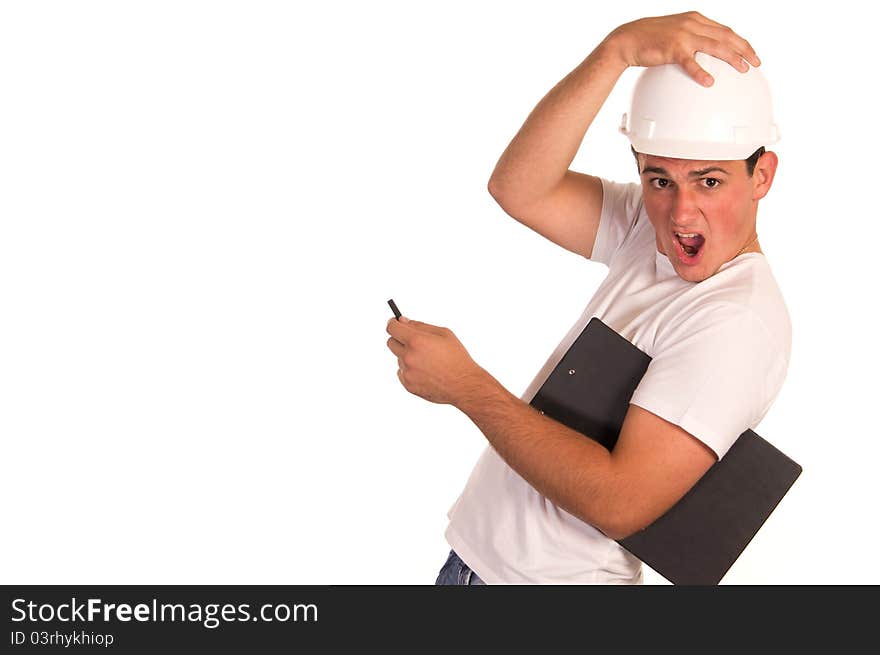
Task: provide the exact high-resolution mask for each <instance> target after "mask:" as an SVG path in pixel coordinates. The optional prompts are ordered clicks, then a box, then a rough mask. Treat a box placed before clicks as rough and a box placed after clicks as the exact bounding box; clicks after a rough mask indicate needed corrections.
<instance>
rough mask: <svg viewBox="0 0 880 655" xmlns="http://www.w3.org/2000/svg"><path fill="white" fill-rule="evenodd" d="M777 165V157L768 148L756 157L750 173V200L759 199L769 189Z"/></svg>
mask: <svg viewBox="0 0 880 655" xmlns="http://www.w3.org/2000/svg"><path fill="white" fill-rule="evenodd" d="M778 165H779V158H778V157H777V156H776V153H775V152H773V151H772V150H768V151H767V152H765V153H764V154H763V155H761V156H760V157H759V158H758V162H757V163H756V164H755V172H754V173H752V200H760V199H761V198H763V197H764V196H766V195H767V192H768V191H770V187H771V186H773V178H774V177H775V176H776V167H777V166H778Z"/></svg>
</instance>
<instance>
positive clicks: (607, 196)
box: [590, 178, 642, 267]
mask: <svg viewBox="0 0 880 655" xmlns="http://www.w3.org/2000/svg"><path fill="white" fill-rule="evenodd" d="M600 179H601V180H602V214H601V216H600V218H599V229H598V231H597V232H596V241H595V242H594V243H593V252H592V253H591V254H590V259H591V260H592V261H596V262H601V263H603V264H605V265H606V266H609V267H610V266H611V258H612V257H613V256H614V254H615V253H616V252H618V251H619V250H620V248H621V246H622V245H623V244H624V242H625V241H626V239H627V237H628V236H629V235H630V234H631V233H632V229H633V226H634V225H635V223H636V221H637V219H638V216H639V212H640V211H641V208H642V186H641V184H635V183H632V182H629V183H623V182H612V181H611V180H606V179H604V178H600Z"/></svg>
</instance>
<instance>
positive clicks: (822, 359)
mask: <svg viewBox="0 0 880 655" xmlns="http://www.w3.org/2000/svg"><path fill="white" fill-rule="evenodd" d="M301 6H307V7H308V9H302V8H301ZM318 6H320V9H319V8H317V7H318ZM862 6H867V4H866V3H865V4H863V3H849V4H847V3H842V2H838V3H835V5H834V8H833V9H832V8H829V6H828V5H826V4H821V5H820V4H818V3H817V4H815V5H814V6H812V7H811V6H810V5H808V4H801V5H798V7H797V9H796V10H795V7H794V5H791V4H790V3H769V2H742V1H741V2H736V3H731V2H717V3H716V2H703V3H699V4H698V5H696V6H694V5H685V4H682V3H675V2H668V3H658V2H655V1H654V2H632V1H631V2H627V3H611V2H609V3H589V2H583V1H578V2H563V1H557V2H547V1H543V2H541V3H537V2H529V3H525V2H518V3H514V2H481V3H475V2H445V3H412V2H393V3H392V2H370V3H357V2H346V3H341V2H333V3H331V2H327V3H320V5H318V4H317V3H308V4H307V3H293V2H287V3H285V2H277V3H273V2H156V1H155V0H154V1H152V2H124V3H120V2H76V3H72V2H30V3H7V2H4V3H2V5H0V444H2V452H0V467H2V469H0V505H2V514H0V525H2V528H0V530H2V538H0V582H3V583H8V584H18V583H144V584H148V583H179V584H191V583H216V584H220V583H266V584H271V583H285V584H311V583H317V584H321V583H332V584H346V583H354V584H360V583H403V584H409V583H413V584H431V583H433V581H434V578H435V577H436V574H437V571H438V570H439V568H440V566H441V565H442V563H443V562H444V560H445V559H446V555H447V553H448V550H449V547H448V545H447V544H446V543H445V540H444V538H443V530H444V529H445V527H446V511H447V510H448V509H449V507H450V505H451V504H452V503H453V501H454V500H455V498H456V497H457V496H458V493H459V492H460V491H461V489H462V487H463V485H464V483H465V481H466V479H467V476H468V475H469V473H470V471H471V468H472V467H473V464H474V463H475V461H476V459H477V457H478V456H479V454H480V452H482V450H483V448H484V447H485V444H486V441H485V438H484V437H483V435H482V434H481V433H480V432H479V430H478V429H477V428H476V427H475V426H474V425H473V423H471V422H470V420H469V419H468V418H467V417H466V416H464V415H463V414H462V413H460V412H459V411H458V410H456V409H455V408H453V407H451V406H449V405H435V404H431V403H429V402H426V401H424V400H422V399H420V398H418V397H416V396H413V395H411V394H409V393H408V392H406V391H405V389H404V388H403V387H402V386H401V385H400V383H399V381H398V379H397V376H396V374H395V372H396V369H397V365H396V360H395V358H394V357H393V355H391V353H390V352H389V351H388V350H387V348H386V345H385V340H386V338H387V336H388V335H387V334H386V333H385V324H386V321H387V319H388V318H389V317H390V316H391V313H390V311H389V308H388V305H387V304H386V301H387V299H388V298H392V297H393V298H394V299H395V300H396V301H397V303H398V305H399V306H400V308H401V310H402V311H403V312H404V314H406V315H407V316H410V317H411V318H414V319H418V320H422V321H427V322H431V323H434V324H438V325H444V326H447V327H450V328H452V329H453V331H454V332H455V333H456V335H457V336H458V337H459V339H461V341H462V342H463V343H464V344H465V346H466V347H467V348H468V351H469V352H470V353H471V355H472V356H473V357H474V359H475V360H476V361H477V362H478V363H480V365H482V366H483V367H484V368H486V369H487V370H488V371H490V372H491V373H492V374H493V375H494V376H495V377H496V378H498V379H499V380H500V381H501V382H502V383H503V384H504V385H505V386H506V387H507V388H508V389H510V390H511V391H512V392H513V393H515V394H517V395H519V394H521V393H522V392H523V391H524V390H525V388H526V386H527V385H528V383H529V382H530V381H531V380H532V377H533V376H534V374H535V373H536V372H537V370H538V369H539V368H540V367H541V365H542V364H543V363H544V361H545V360H546V358H547V357H548V356H549V354H550V353H551V352H552V351H553V349H554V348H555V346H556V345H557V343H558V342H559V340H560V339H561V338H562V337H563V336H564V335H565V333H566V332H567V331H568V329H569V328H570V327H571V325H572V324H573V322H574V321H575V320H576V319H577V318H578V316H579V315H580V313H581V311H582V310H583V307H584V306H585V305H586V303H587V301H588V300H589V298H590V297H591V295H592V293H593V291H594V290H595V288H596V287H597V285H598V284H599V282H600V281H601V279H602V277H603V275H604V272H605V270H606V269H605V268H604V267H603V266H601V265H600V264H597V263H593V262H589V261H587V260H584V259H582V258H579V257H577V256H576V255H573V254H571V253H568V252H566V251H564V250H562V249H561V248H558V247H556V246H554V245H553V244H551V243H550V242H549V241H546V240H544V239H543V238H542V237H540V236H538V235H537V234H535V233H532V232H531V231H529V230H528V229H527V228H525V227H523V226H522V225H520V224H518V223H516V222H515V221H514V220H513V219H511V218H510V217H508V216H507V215H506V214H505V213H504V212H503V211H502V210H501V209H500V208H499V207H498V206H497V205H496V204H495V203H494V201H493V200H492V198H491V197H490V196H489V194H488V193H487V191H486V183H487V181H488V179H489V175H490V173H491V171H492V169H493V167H494V165H495V163H496V161H497V159H498V157H499V156H500V154H501V152H502V151H503V150H504V148H505V147H506V146H507V144H508V142H509V141H510V139H511V138H512V137H513V136H514V134H515V133H516V131H517V130H518V129H519V127H520V126H521V125H522V122H523V121H524V120H525V118H526V117H527V115H528V113H529V112H530V111H531V110H532V108H533V107H534V106H535V104H537V102H538V101H539V100H540V99H541V98H542V97H543V95H544V94H545V93H546V92H547V91H548V90H549V89H550V88H551V87H552V86H553V85H555V84H556V82H558V81H559V80H560V79H561V78H562V77H564V76H565V75H566V74H567V73H568V72H569V71H570V70H571V69H572V68H574V67H575V66H576V65H577V64H578V63H579V62H580V61H581V60H582V59H583V58H584V57H586V56H587V55H588V54H589V52H590V51H591V50H592V48H593V47H595V45H596V44H598V43H599V41H600V40H601V39H602V38H604V36H605V35H606V34H607V33H608V32H609V31H611V30H612V29H613V28H614V27H616V26H617V25H619V24H621V23H624V22H628V21H630V20H634V19H636V18H638V17H641V16H645V15H658V14H663V13H676V12H680V11H685V10H688V9H694V8H696V9H698V10H700V11H701V12H702V13H703V14H705V15H707V16H708V17H710V18H713V19H715V20H718V21H719V22H722V23H725V24H727V25H730V26H731V27H733V28H734V29H735V30H736V31H737V32H739V33H740V34H741V35H742V36H744V37H745V38H747V39H749V40H750V41H751V43H752V44H753V45H754V46H755V48H756V50H757V52H758V54H759V56H760V57H761V59H762V61H763V62H764V64H763V71H764V74H765V75H766V76H767V78H768V79H769V81H770V83H771V86H772V89H773V91H774V100H775V103H776V114H777V120H778V123H779V125H780V128H781V132H782V141H781V142H780V143H779V144H778V146H777V147H775V148H774V149H775V150H776V152H777V153H778V154H779V157H780V167H779V171H778V174H777V177H776V181H775V183H774V186H773V189H772V191H771V193H770V195H769V196H768V198H767V199H766V200H764V201H763V202H762V203H761V208H760V211H759V215H758V232H759V235H760V238H761V244H762V247H763V249H764V252H765V253H766V255H767V256H768V258H769V260H770V263H771V266H772V267H773V271H774V274H775V275H776V277H777V280H778V281H779V284H780V287H781V289H782V291H783V294H784V296H785V298H786V301H787V303H788V307H789V311H790V313H791V316H792V320H793V325H794V335H793V336H794V345H793V353H792V361H791V367H790V369H789V375H788V380H787V382H786V384H785V386H784V388H783V390H782V392H781V393H780V395H779V397H778V399H777V401H776V404H775V405H774V406H773V408H772V409H771V411H770V413H769V414H768V415H767V417H766V418H765V420H764V421H763V423H762V424H761V425H760V426H759V427H758V429H757V431H758V432H759V433H760V434H762V435H763V436H765V437H766V438H768V439H769V440H771V441H772V442H773V443H774V444H775V445H776V446H777V447H779V448H780V449H781V450H783V451H784V452H786V453H787V454H789V455H790V456H791V457H793V458H794V459H796V460H797V461H798V462H799V463H801V465H802V466H803V468H804V473H803V475H802V476H801V478H800V479H799V480H798V482H797V483H796V484H795V486H794V487H793V489H792V491H791V492H790V493H789V495H788V496H787V497H786V498H785V499H784V500H783V502H782V504H780V506H779V507H778V508H777V510H776V512H775V513H774V514H773V515H772V516H771V518H770V520H769V521H768V522H767V524H766V525H765V526H764V528H763V529H762V530H761V532H760V533H759V534H758V535H757V536H756V537H755V539H754V541H753V542H752V543H751V545H750V546H749V548H748V549H747V550H746V551H745V553H744V554H743V556H742V557H741V558H740V559H739V560H738V561H737V562H736V564H735V565H734V567H733V568H732V569H731V570H730V572H729V574H728V575H727V577H726V578H725V580H724V583H727V584H731V583H756V584H764V583H766V584H771V583H772V584H775V583H875V584H876V583H877V582H880V574H878V571H877V569H876V567H875V564H874V557H873V555H874V553H875V552H876V550H877V545H878V544H877V540H878V528H877V524H876V520H875V519H876V507H875V499H876V496H877V482H876V480H877V476H876V474H875V468H876V461H877V457H878V449H880V446H878V443H877V437H878V431H877V428H876V424H875V421H874V415H873V402H872V401H874V399H873V398H872V396H873V393H872V392H873V391H875V389H876V385H875V383H874V380H875V371H876V370H877V367H878V364H880V361H878V347H877V340H876V334H877V326H876V323H874V320H873V319H874V318H875V314H876V312H875V309H876V292H875V290H874V286H875V281H876V279H877V275H876V272H875V268H874V267H875V263H874V257H873V255H874V252H875V250H876V243H877V240H878V237H880V233H878V226H877V220H876V209H875V197H876V183H875V182H874V181H873V180H874V170H873V164H874V154H875V152H876V146H877V142H876V130H875V129H874V127H873V121H874V117H873V114H874V109H875V108H876V102H874V101H873V95H872V94H873V87H875V86H876V82H875V74H874V66H873V63H872V62H873V60H874V59H875V56H874V55H875V53H874V52H873V43H874V42H875V41H876V36H875V34H874V31H873V21H872V20H871V19H870V17H868V16H865V15H864V14H862V13H860V9H859V8H860V7H862ZM637 73H638V70H637V69H630V70H629V71H627V72H626V73H625V74H624V76H623V77H622V78H621V80H620V82H619V84H618V86H617V87H616V89H615V91H614V93H613V94H612V95H611V97H610V98H609V99H608V102H607V103H606V105H605V107H604V108H603V109H602V112H601V113H600V115H599V116H598V118H597V119H596V121H595V122H594V124H593V126H592V127H591V129H590V131H589V132H588V134H587V137H586V139H585V142H584V145H583V147H582V148H581V150H580V152H579V153H578V155H577V157H576V159H575V161H574V163H573V165H572V168H574V169H575V170H580V171H585V172H590V173H594V174H597V175H601V176H603V177H606V178H610V179H616V180H621V181H635V180H636V179H637V178H636V171H635V167H634V164H633V160H632V156H631V154H630V153H629V144H628V142H627V141H626V139H625V137H623V136H622V135H620V134H619V133H618V132H617V130H616V128H617V124H618V121H619V119H620V115H621V114H622V113H623V111H625V110H626V107H625V104H626V102H627V99H628V94H629V89H630V88H631V85H632V82H633V80H634V78H635V76H636V75H637ZM646 582H648V583H659V584H663V583H664V581H663V580H662V579H661V578H659V576H657V575H656V574H654V573H653V572H650V571H648V572H647V575H646Z"/></svg>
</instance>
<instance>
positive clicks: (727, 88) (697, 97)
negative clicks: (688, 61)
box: [620, 52, 779, 160]
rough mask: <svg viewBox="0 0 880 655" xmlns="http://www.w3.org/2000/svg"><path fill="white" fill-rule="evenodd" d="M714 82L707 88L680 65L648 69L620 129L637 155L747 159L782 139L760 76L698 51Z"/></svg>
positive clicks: (637, 87)
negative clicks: (739, 69)
mask: <svg viewBox="0 0 880 655" xmlns="http://www.w3.org/2000/svg"><path fill="white" fill-rule="evenodd" d="M696 60H697V63H698V64H699V65H700V66H702V67H703V68H704V69H706V71H708V72H709V74H710V75H712V77H713V78H715V83H714V84H713V85H712V86H709V87H706V86H703V85H702V84H699V83H698V82H696V81H695V80H694V79H693V78H691V77H690V76H689V75H688V74H687V73H685V72H684V70H683V69H682V68H681V67H680V66H679V65H678V64H665V65H663V66H651V67H648V68H646V69H645V70H644V71H643V72H642V74H641V75H640V76H639V78H638V79H637V80H636V84H635V87H634V88H633V93H632V104H631V105H630V111H629V112H628V113H626V114H624V115H623V120H622V122H621V125H620V131H621V132H623V133H624V134H626V135H627V136H628V137H629V140H630V142H631V143H632V146H633V148H634V149H635V150H636V152H642V153H645V154H648V155H657V156H660V157H673V158H676V159H716V160H727V159H746V158H748V157H749V156H750V155H751V154H752V153H753V152H755V150H757V149H758V148H760V147H761V146H768V145H770V144H772V143H776V142H777V141H778V140H779V128H778V127H777V126H776V123H775V122H774V120H773V104H772V101H771V99H770V87H769V85H768V84H767V80H766V79H765V78H764V76H763V75H762V74H761V72H760V71H759V70H758V69H756V68H754V67H750V68H749V70H748V72H746V73H741V72H740V71H738V70H736V69H735V68H734V67H733V66H731V65H730V64H728V63H727V62H726V61H724V60H722V59H717V58H715V57H713V56H711V55H707V54H706V53H703V52H698V53H696Z"/></svg>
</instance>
